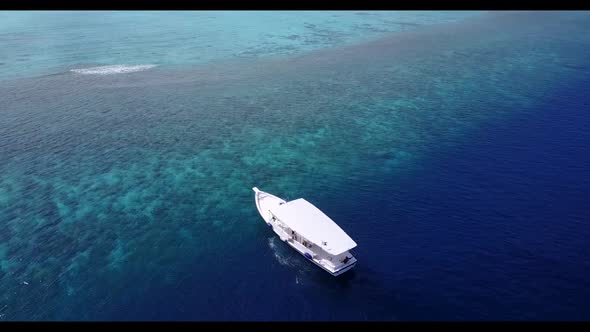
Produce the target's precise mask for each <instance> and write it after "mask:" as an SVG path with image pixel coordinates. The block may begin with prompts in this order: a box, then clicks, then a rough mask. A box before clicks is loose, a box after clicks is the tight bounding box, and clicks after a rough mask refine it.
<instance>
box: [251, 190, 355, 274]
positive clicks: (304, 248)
mask: <svg viewBox="0 0 590 332" xmlns="http://www.w3.org/2000/svg"><path fill="white" fill-rule="evenodd" d="M252 190H254V198H255V202H256V208H257V209H258V212H259V213H260V215H261V216H262V219H264V221H265V222H266V224H267V225H268V226H270V227H271V228H272V230H273V231H274V232H275V233H276V234H277V235H278V236H279V238H280V239H281V240H282V241H284V242H286V243H287V244H289V245H290V246H291V247H292V248H293V249H295V250H297V252H299V253H300V254H302V255H303V256H304V257H305V258H307V259H308V260H310V261H312V262H314V263H315V264H316V265H317V266H319V267H321V268H322V269H324V270H325V271H327V272H328V273H330V274H331V275H333V276H338V275H340V274H342V273H344V272H346V271H348V270H350V269H352V268H353V267H354V266H355V265H356V262H357V260H356V258H354V256H352V254H351V253H350V252H349V250H351V249H353V248H354V247H356V242H354V241H353V240H352V239H351V238H350V237H349V236H348V234H346V233H345V232H344V231H343V230H342V229H341V228H340V227H339V226H338V225H337V224H336V223H335V222H334V221H333V220H332V219H330V217H328V216H327V215H325V214H324V213H323V212H322V211H320V209H318V208H317V207H315V206H314V205H313V204H311V203H309V202H308V201H306V200H305V199H303V198H299V199H295V200H292V201H289V202H287V201H285V200H283V199H281V198H279V197H276V196H274V195H272V194H269V193H267V192H264V191H261V190H259V189H258V188H257V187H254V188H252Z"/></svg>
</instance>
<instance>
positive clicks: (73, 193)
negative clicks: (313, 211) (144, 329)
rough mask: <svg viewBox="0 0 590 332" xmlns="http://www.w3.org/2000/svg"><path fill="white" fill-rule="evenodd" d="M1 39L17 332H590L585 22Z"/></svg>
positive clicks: (43, 19)
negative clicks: (355, 329) (344, 269)
mask: <svg viewBox="0 0 590 332" xmlns="http://www.w3.org/2000/svg"><path fill="white" fill-rule="evenodd" d="M27 15H29V16H27ZM35 15H37V16H35ZM157 15H162V16H161V17H162V19H158V20H154V19H153V18H154V17H158V16H157ZM2 17H3V18H6V20H3V21H2V22H3V23H1V24H0V49H2V50H4V51H3V53H0V62H1V64H0V76H1V78H2V79H1V80H0V156H1V158H0V223H1V224H2V228H0V319H1V320H42V319H43V320H87V319H90V320H113V319H114V320H131V319H133V320H137V319H140V320H290V319H293V320H440V319H443V320H448V319H453V320H454V319H458V320H472V319H475V320H480V319H485V320H489V319H509V320H515V319H516V320H521V319H587V318H588V317H589V315H590V310H589V308H590V306H589V305H588V304H589V302H588V298H589V296H590V291H589V290H590V277H588V274H587V271H588V270H589V269H590V265H589V263H588V260H587V257H588V255H589V254H590V245H589V244H588V241H587V238H588V236H590V226H589V225H588V221H589V214H588V211H587V208H586V207H587V206H589V205H590V204H589V203H590V201H589V199H590V166H589V165H590V133H589V132H588V131H587V128H588V125H590V117H589V116H588V111H589V106H588V105H590V99H589V97H587V91H588V88H589V87H590V81H589V80H588V70H589V68H590V67H588V66H589V65H590V52H589V51H588V49H589V46H590V35H589V34H588V33H587V32H588V31H589V29H590V14H589V13H586V12H533V13H529V12H516V13H512V12H492V13H467V12H447V13H442V12H441V13H427V12H402V13H395V12H309V13H305V14H300V15H297V13H296V12H291V13H282V12H264V13H252V12H240V13H237V12H235V13H232V12H198V13H191V12H182V13H174V12H167V13H165V14H164V13H153V12H146V13H133V12H118V13H109V12H101V13H92V12H85V13H60V12H48V13H11V12H5V13H2ZM56 22H59V24H57V23H56ZM105 22H106V23H105ZM203 22H209V23H203ZM107 23H110V24H107ZM139 23H142V24H139ZM107 32H108V33H107ZM19 59H20V60H19ZM253 186H258V187H259V188H260V189H261V190H264V191H268V192H271V193H273V194H276V195H278V196H281V197H283V198H285V199H295V198H298V197H305V198H306V199H307V200H309V201H311V202H312V203H314V204H315V205H317V206H318V207H320V208H321V209H322V210H323V211H324V212H325V213H327V214H328V215H329V216H330V217H332V219H334V220H336V221H337V222H338V224H339V225H340V226H341V227H342V228H343V229H344V230H346V231H347V232H348V233H349V234H350V235H351V237H352V238H353V239H355V241H356V242H357V243H358V248H357V249H356V250H355V251H354V253H355V255H356V257H357V258H358V259H359V264H358V266H357V268H356V270H354V271H353V272H350V273H347V274H346V275H343V276H342V277H340V278H333V277H331V276H329V275H327V274H326V273H325V272H323V271H322V270H321V269H319V268H317V267H315V266H313V265H310V264H309V262H306V261H305V259H304V258H302V257H300V256H299V255H298V254H297V253H295V252H294V251H293V250H292V249H290V248H288V247H287V246H285V245H284V244H283V243H282V242H281V241H280V240H279V239H278V238H276V237H275V236H273V233H271V232H270V231H269V230H268V228H267V227H266V226H265V225H264V223H263V222H262V219H261V218H260V216H259V215H258V214H257V211H256V208H255V205H254V200H253V192H252V191H251V188H252V187H253Z"/></svg>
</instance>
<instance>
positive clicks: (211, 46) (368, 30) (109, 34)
mask: <svg viewBox="0 0 590 332" xmlns="http://www.w3.org/2000/svg"><path fill="white" fill-rule="evenodd" d="M477 14H479V12H470V11H465V12H443V11H441V12H427V11H424V12H421V11H418V12H415V11H414V12H412V11H408V12H403V11H402V12H391V11H374V12H370V11H369V12H351V11H327V12H326V11H290V12H289V11H286V12H282V11H180V12H174V11H163V12H161V11H136V12H132V11H131V12H128V11H115V12H112V11H99V12H92V11H88V12H61V11H55V12H51V11H49V12H36V11H23V12H10V11H7V12H2V13H0V48H2V49H3V51H2V53H0V78H4V77H17V76H23V75H24V76H37V75H43V74H47V73H53V72H55V71H61V70H64V69H70V68H86V67H88V66H92V65H161V66H165V67H170V66H182V65H184V66H186V65H191V64H202V63H208V62H214V61H219V60H231V59H249V60H253V59H258V58H261V57H269V56H270V57H280V56H288V55H293V54H300V53H302V52H306V51H310V50H315V49H320V48H325V47H331V46H335V45H342V44H347V43H351V42H356V41H361V40H367V39H371V38H377V37H379V36H382V35H384V34H387V33H391V32H401V31H408V30H412V29H415V28H416V27H419V26H422V25H428V24H433V23H440V22H452V21H456V20H460V19H463V18H466V17H470V16H473V15H477Z"/></svg>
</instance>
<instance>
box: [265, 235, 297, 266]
mask: <svg viewBox="0 0 590 332" xmlns="http://www.w3.org/2000/svg"><path fill="white" fill-rule="evenodd" d="M268 246H269V247H270V249H271V250H272V252H273V254H274V256H275V258H276V259H277V261H278V262H279V264H281V265H285V266H294V264H293V263H292V261H291V260H290V259H289V258H288V257H285V256H283V255H281V254H280V253H279V251H278V248H277V246H276V244H275V238H274V237H272V238H270V239H268Z"/></svg>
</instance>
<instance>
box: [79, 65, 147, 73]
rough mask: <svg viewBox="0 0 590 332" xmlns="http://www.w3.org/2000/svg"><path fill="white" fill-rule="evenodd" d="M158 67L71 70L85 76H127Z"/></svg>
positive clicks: (123, 66)
mask: <svg viewBox="0 0 590 332" xmlns="http://www.w3.org/2000/svg"><path fill="white" fill-rule="evenodd" d="M154 67H156V65H135V66H130V65H109V66H98V67H88V68H79V69H71V70H70V71H71V72H74V73H77V74H83V75H113V74H126V73H134V72H138V71H144V70H148V69H151V68H154Z"/></svg>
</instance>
